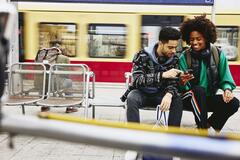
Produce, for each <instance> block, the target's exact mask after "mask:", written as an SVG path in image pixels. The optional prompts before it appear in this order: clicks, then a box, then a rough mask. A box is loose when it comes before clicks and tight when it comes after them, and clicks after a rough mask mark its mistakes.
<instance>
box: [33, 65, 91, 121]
mask: <svg viewBox="0 0 240 160" xmlns="http://www.w3.org/2000/svg"><path fill="white" fill-rule="evenodd" d="M91 77H92V78H93V80H92V92H91V95H90V90H91V89H90V78H91ZM48 78H49V79H48V91H47V97H46V98H45V99H43V100H41V101H38V102H37V105H41V106H47V107H69V106H83V107H84V109H85V110H84V116H85V117H86V118H87V116H88V108H89V106H90V105H89V98H94V82H95V77H94V74H93V72H90V71H89V68H88V66H87V65H85V64H53V65H51V66H50V69H49V77H48Z"/></svg>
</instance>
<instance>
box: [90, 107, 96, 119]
mask: <svg viewBox="0 0 240 160" xmlns="http://www.w3.org/2000/svg"><path fill="white" fill-rule="evenodd" d="M91 106H92V119H95V105H91Z"/></svg>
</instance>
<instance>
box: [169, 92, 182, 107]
mask: <svg viewBox="0 0 240 160" xmlns="http://www.w3.org/2000/svg"><path fill="white" fill-rule="evenodd" d="M171 106H172V107H178V109H180V110H182V108H183V103H182V99H181V96H179V95H174V96H173V97H172V104H171Z"/></svg>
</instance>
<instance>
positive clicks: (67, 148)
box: [0, 84, 240, 160]
mask: <svg viewBox="0 0 240 160" xmlns="http://www.w3.org/2000/svg"><path fill="white" fill-rule="evenodd" d="M124 91H125V86H124V85H123V84H120V85H117V86H116V85H112V86H111V85H109V84H101V85H100V84H96V98H95V99H94V100H91V101H90V102H91V103H93V104H94V105H96V109H95V118H96V119H97V120H98V119H99V120H107V121H116V122H123V121H124V120H125V110H124V109H123V107H122V106H123V103H122V102H121V101H120V99H119V97H120V96H121V95H122V93H123V92H124ZM234 94H235V96H236V97H237V98H239V99H240V90H239V89H237V90H236V91H234ZM65 109H66V108H51V110H50V112H53V113H63V114H65ZM2 110H3V112H4V113H5V114H16V115H21V114H22V111H21V108H20V107H18V106H3V108H2ZM25 110H26V115H28V116H36V115H37V114H38V113H39V112H40V107H39V106H26V107H25ZM140 114H141V122H142V123H147V124H154V122H155V112H154V111H148V110H140ZM68 115H73V116H77V117H83V116H84V109H83V108H80V109H79V111H78V112H75V113H70V114H68ZM239 122H240V110H239V111H238V112H237V113H236V114H235V115H233V116H232V117H231V118H230V119H229V120H228V122H227V123H226V125H225V126H224V129H223V130H222V132H231V133H239V134H240V125H239ZM19 125H21V124H19ZM182 126H183V127H195V123H194V117H193V115H192V113H191V112H186V111H184V113H183V119H182ZM96 134H97V133H96ZM9 142H10V138H9V135H8V134H6V133H1V134H0V157H1V158H0V159H1V160H33V159H34V160H66V159H67V160H124V155H125V152H126V150H122V149H117V148H106V147H103V146H93V145H89V144H80V143H71V142H65V141H59V140H53V139H46V138H41V137H33V136H24V135H16V136H15V137H14V138H13V144H14V148H13V149H11V148H9Z"/></svg>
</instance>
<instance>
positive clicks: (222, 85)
mask: <svg viewBox="0 0 240 160" xmlns="http://www.w3.org/2000/svg"><path fill="white" fill-rule="evenodd" d="M180 31H181V33H182V39H183V40H184V41H186V43H187V44H189V45H190V46H191V47H190V48H189V49H187V50H185V51H184V52H183V53H182V55H181V56H180V60H179V63H180V64H179V67H180V69H181V70H182V71H186V70H188V69H192V70H193V75H189V74H188V75H189V77H188V78H189V79H188V78H182V79H181V80H182V83H183V84H184V85H183V86H182V87H181V91H182V93H183V96H182V98H183V106H184V107H185V109H187V110H192V111H193V113H194V116H195V120H196V123H197V126H198V128H210V127H212V128H213V129H214V130H215V131H220V130H221V129H222V128H223V126H224V124H225V123H226V121H227V120H228V118H229V117H230V116H232V115H233V114H234V113H235V112H237V110H238V107H239V100H238V99H237V98H235V97H234V95H233V93H232V91H233V89H235V88H236V85H235V83H234V80H233V78H232V75H231V73H230V70H229V67H228V62H227V59H226V57H225V55H224V53H223V52H222V51H221V49H218V48H216V47H215V46H214V45H213V44H212V43H214V42H215V41H216V38H217V34H216V26H215V25H214V24H213V23H212V22H211V21H210V20H209V19H206V15H202V16H197V17H195V18H194V19H189V20H187V21H185V22H183V23H182V25H181V27H180ZM193 77H194V78H193ZM218 89H221V90H223V94H222V95H217V94H216V92H217V90H218ZM207 112H213V114H212V115H211V116H210V117H209V118H208V115H207Z"/></svg>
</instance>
